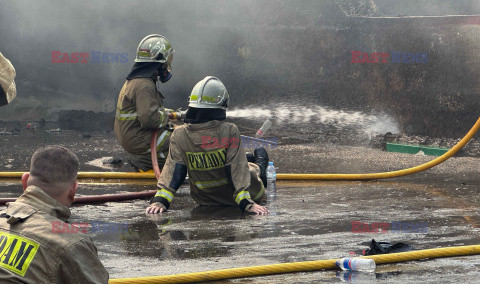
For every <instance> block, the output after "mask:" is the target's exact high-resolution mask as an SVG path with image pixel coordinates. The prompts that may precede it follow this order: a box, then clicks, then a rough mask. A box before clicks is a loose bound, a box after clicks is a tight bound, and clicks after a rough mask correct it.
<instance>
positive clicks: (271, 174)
mask: <svg viewBox="0 0 480 284" xmlns="http://www.w3.org/2000/svg"><path fill="white" fill-rule="evenodd" d="M276 181H277V170H276V169H275V166H274V165H273V162H268V167H267V194H268V195H275V194H276V193H277V185H276Z"/></svg>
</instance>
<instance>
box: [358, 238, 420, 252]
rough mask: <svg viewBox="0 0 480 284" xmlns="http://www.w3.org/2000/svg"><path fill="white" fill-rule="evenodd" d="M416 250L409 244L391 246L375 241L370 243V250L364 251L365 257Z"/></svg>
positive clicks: (387, 243)
mask: <svg viewBox="0 0 480 284" xmlns="http://www.w3.org/2000/svg"><path fill="white" fill-rule="evenodd" d="M411 250H415V248H414V247H412V246H411V245H409V244H405V243H395V244H393V245H392V244H391V243H389V242H377V241H375V240H374V239H372V240H371V241H370V249H367V250H364V251H363V252H362V254H363V255H376V254H386V253H397V252H405V251H411Z"/></svg>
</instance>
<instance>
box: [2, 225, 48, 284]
mask: <svg viewBox="0 0 480 284" xmlns="http://www.w3.org/2000/svg"><path fill="white" fill-rule="evenodd" d="M39 246H40V245H39V244H38V243H36V242H34V241H32V240H30V239H27V238H24V237H20V236H17V235H14V234H9V233H6V232H1V231H0V267H1V268H5V269H7V270H9V271H11V272H13V273H15V274H17V275H20V276H22V277H23V276H25V273H27V270H28V267H29V266H30V263H31V262H32V260H33V258H34V257H35V254H36V253H37V250H38V248H39Z"/></svg>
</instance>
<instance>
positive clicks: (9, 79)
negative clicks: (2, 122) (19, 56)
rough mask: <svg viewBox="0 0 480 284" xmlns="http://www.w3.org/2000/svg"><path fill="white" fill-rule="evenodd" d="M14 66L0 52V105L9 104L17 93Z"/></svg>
mask: <svg viewBox="0 0 480 284" xmlns="http://www.w3.org/2000/svg"><path fill="white" fill-rule="evenodd" d="M15 75H16V73H15V68H13V65H12V63H11V62H10V60H8V59H6V58H5V57H4V56H3V54H2V53H1V52H0V106H4V105H7V104H9V103H10V102H11V101H12V100H13V99H14V98H15V96H16V95H17V88H16V85H15V81H14V79H15Z"/></svg>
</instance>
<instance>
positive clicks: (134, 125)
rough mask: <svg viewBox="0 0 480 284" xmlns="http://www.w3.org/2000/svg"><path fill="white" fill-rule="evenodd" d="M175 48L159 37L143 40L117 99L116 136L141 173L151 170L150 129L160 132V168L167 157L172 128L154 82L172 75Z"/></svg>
mask: <svg viewBox="0 0 480 284" xmlns="http://www.w3.org/2000/svg"><path fill="white" fill-rule="evenodd" d="M173 53H174V49H173V48H172V46H171V44H170V42H169V41H168V40H167V39H166V38H165V37H164V36H161V35H158V34H153V35H149V36H147V37H145V38H144V39H142V41H141V42H140V44H139V45H138V48H137V55H136V58H135V64H134V65H133V67H132V70H131V71H130V74H128V76H127V80H126V82H125V84H123V87H122V89H121V90H120V94H119V96H118V102H117V109H116V114H115V135H116V136H117V139H118V142H119V144H120V145H121V146H122V147H123V149H125V151H127V152H128V153H129V160H130V162H131V164H132V165H133V166H134V167H135V168H136V169H137V170H140V171H148V170H151V169H152V159H151V153H150V140H151V138H152V132H153V130H156V129H159V133H158V140H157V155H158V162H159V165H160V168H162V166H163V164H164V163H165V159H166V156H167V154H168V145H169V138H170V135H171V134H172V131H173V127H172V126H171V125H170V124H169V119H168V114H169V113H168V111H167V110H166V109H165V108H164V107H163V99H164V97H163V95H162V94H161V93H160V92H159V91H158V90H157V88H156V83H157V81H160V82H162V83H165V82H167V81H168V80H169V79H170V78H171V77H172V74H171V73H170V71H171V70H172V59H173Z"/></svg>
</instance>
